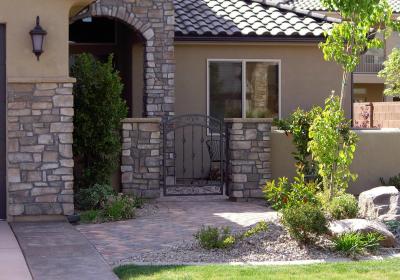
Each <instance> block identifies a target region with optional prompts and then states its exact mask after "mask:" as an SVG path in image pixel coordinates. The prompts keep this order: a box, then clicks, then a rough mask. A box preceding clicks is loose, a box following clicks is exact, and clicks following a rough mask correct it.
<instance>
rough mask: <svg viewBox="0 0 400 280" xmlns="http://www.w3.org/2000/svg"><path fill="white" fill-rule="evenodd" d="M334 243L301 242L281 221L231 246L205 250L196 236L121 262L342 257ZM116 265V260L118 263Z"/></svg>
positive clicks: (252, 260)
mask: <svg viewBox="0 0 400 280" xmlns="http://www.w3.org/2000/svg"><path fill="white" fill-rule="evenodd" d="M330 246H331V243H330V241H329V240H328V239H326V238H320V239H319V240H318V241H317V242H316V245H311V246H306V247H304V246H299V245H298V243H297V242H296V241H294V240H293V239H291V238H290V237H289V235H288V234H287V232H286V231H285V230H284V229H283V228H282V227H281V226H280V225H279V224H278V223H271V224H269V230H268V231H267V232H263V233H259V234H257V235H254V236H252V237H249V238H246V239H243V240H239V241H238V242H237V243H236V244H235V245H234V246H232V247H231V248H229V249H215V250H206V249H203V248H201V247H200V246H199V244H198V243H197V242H196V241H195V240H193V241H189V242H180V243H175V244H171V245H170V246H169V247H167V248H165V249H163V250H160V251H158V252H149V253H145V254H140V255H134V256H132V257H131V258H129V259H125V260H122V261H121V262H122V263H129V262H134V263H140V262H143V263H171V262H173V263H225V262H227V263H230V262H266V261H292V260H311V259H322V258H332V257H340V256H339V255H338V254H337V253H335V252H333V251H332V250H331V249H330ZM115 265H117V264H115Z"/></svg>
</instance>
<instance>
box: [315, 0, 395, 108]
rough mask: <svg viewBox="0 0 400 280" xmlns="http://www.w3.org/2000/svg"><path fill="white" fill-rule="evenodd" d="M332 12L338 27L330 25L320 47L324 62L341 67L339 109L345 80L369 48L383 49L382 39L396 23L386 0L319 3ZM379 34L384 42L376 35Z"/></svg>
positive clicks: (328, 1)
mask: <svg viewBox="0 0 400 280" xmlns="http://www.w3.org/2000/svg"><path fill="white" fill-rule="evenodd" d="M321 2H322V4H323V5H324V6H325V7H326V8H328V9H329V10H331V11H337V12H338V13H339V15H340V17H341V19H342V21H341V23H335V24H333V28H332V30H331V31H329V32H328V33H327V34H326V35H327V38H326V41H325V42H324V43H321V44H320V47H321V48H322V51H323V53H324V58H325V60H328V61H336V62H337V63H338V64H340V65H341V66H342V69H343V76H342V87H341V92H340V106H342V105H343V99H344V96H345V87H346V81H347V76H348V74H349V73H351V72H353V71H354V70H355V68H356V67H357V65H358V64H359V63H360V57H361V55H362V54H363V53H365V52H366V51H367V50H368V49H370V48H382V47H383V46H384V39H385V38H387V37H388V36H389V35H390V34H391V31H392V30H393V29H396V30H397V29H398V26H399V23H398V22H396V21H394V20H393V19H392V17H393V11H392V9H391V7H390V6H389V4H388V3H387V1H386V0H357V1H355V0H321ZM378 34H382V35H383V36H382V37H383V38H379V36H378V37H377V36H376V35H378Z"/></svg>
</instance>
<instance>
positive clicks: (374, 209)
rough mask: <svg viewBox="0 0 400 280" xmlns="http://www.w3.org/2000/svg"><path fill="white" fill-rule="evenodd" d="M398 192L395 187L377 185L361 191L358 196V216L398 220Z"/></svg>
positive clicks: (399, 219) (399, 214)
mask: <svg viewBox="0 0 400 280" xmlns="http://www.w3.org/2000/svg"><path fill="white" fill-rule="evenodd" d="M399 197H400V194H399V191H398V190H397V189H396V188H395V187H377V188H373V189H370V190H368V191H365V192H362V193H361V194H360V196H359V198H358V206H359V209H360V210H359V214H360V217H362V218H366V219H373V220H376V219H377V220H380V221H390V220H397V221H400V199H399Z"/></svg>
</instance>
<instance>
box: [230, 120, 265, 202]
mask: <svg viewBox="0 0 400 280" xmlns="http://www.w3.org/2000/svg"><path fill="white" fill-rule="evenodd" d="M271 123H272V120H271V119H225V125H226V128H227V141H228V149H227V158H228V182H227V184H228V190H229V193H228V195H229V197H230V198H231V199H232V200H246V199H249V198H260V197H262V196H263V194H262V188H263V187H264V186H265V184H266V182H267V180H268V179H270V178H271V173H272V170H271V141H270V135H271Z"/></svg>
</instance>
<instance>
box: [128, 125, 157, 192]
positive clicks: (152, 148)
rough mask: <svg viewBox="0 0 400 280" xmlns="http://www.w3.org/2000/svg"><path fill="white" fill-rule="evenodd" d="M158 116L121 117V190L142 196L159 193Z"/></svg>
mask: <svg viewBox="0 0 400 280" xmlns="http://www.w3.org/2000/svg"><path fill="white" fill-rule="evenodd" d="M160 129H161V119H160V118H147V119H146V118H143V119H125V120H123V121H122V163H121V182H122V191H123V192H124V193H130V194H135V195H137V196H140V197H145V198H156V197H159V196H160V180H161V166H162V158H161V152H160V149H161V133H160Z"/></svg>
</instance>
